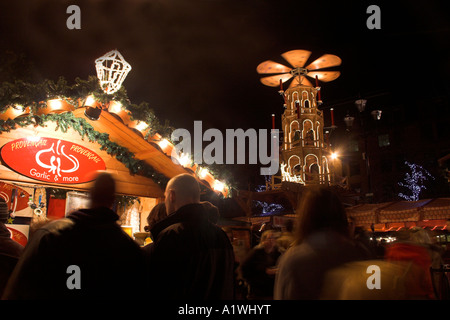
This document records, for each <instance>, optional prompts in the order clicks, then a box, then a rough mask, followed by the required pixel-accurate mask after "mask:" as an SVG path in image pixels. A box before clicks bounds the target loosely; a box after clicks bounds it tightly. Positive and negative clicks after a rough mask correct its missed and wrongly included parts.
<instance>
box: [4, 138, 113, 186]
mask: <svg viewBox="0 0 450 320" xmlns="http://www.w3.org/2000/svg"><path fill="white" fill-rule="evenodd" d="M1 157H2V159H3V161H4V162H5V164H7V165H8V166H9V167H10V168H11V169H12V170H14V171H17V172H18V173H20V174H23V175H25V176H27V177H29V178H32V179H36V180H39V181H45V182H51V183H58V184H76V183H84V182H88V181H92V180H93V179H94V178H95V172H96V171H99V170H105V168H106V166H105V162H104V161H103V159H102V158H100V156H99V155H98V154H96V153H95V152H94V151H91V150H89V149H87V148H85V147H83V146H80V145H78V144H76V143H72V142H70V141H65V140H60V139H54V138H41V137H31V138H22V139H18V140H14V141H11V142H8V143H7V144H5V145H4V146H3V148H2V150H1Z"/></svg>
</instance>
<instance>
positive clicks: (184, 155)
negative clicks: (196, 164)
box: [178, 153, 191, 167]
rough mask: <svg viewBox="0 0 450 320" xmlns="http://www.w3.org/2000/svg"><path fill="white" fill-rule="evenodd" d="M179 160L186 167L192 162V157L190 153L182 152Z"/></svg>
mask: <svg viewBox="0 0 450 320" xmlns="http://www.w3.org/2000/svg"><path fill="white" fill-rule="evenodd" d="M178 162H179V163H180V164H181V165H182V166H183V167H186V166H187V165H189V164H190V163H191V157H190V155H189V153H182V154H181V155H180V156H179V157H178Z"/></svg>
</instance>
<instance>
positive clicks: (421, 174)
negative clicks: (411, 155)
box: [398, 161, 434, 201]
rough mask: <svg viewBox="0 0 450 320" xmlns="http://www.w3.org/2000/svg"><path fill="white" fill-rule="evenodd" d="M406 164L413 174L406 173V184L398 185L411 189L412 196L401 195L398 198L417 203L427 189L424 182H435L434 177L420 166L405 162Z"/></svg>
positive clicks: (400, 183)
mask: <svg viewBox="0 0 450 320" xmlns="http://www.w3.org/2000/svg"><path fill="white" fill-rule="evenodd" d="M405 164H406V165H407V166H408V167H409V169H410V170H411V173H406V174H405V178H404V182H399V183H398V185H399V186H401V187H405V188H407V189H409V191H410V192H411V194H410V195H406V194H404V193H399V194H398V196H399V197H401V198H403V199H405V200H408V201H417V200H419V195H420V193H421V192H422V190H423V189H426V186H425V185H424V182H425V181H427V180H428V179H430V178H431V179H433V180H434V177H433V176H432V175H431V174H430V173H429V172H428V171H427V170H426V169H425V168H423V167H422V166H420V165H418V164H415V163H410V162H408V161H405Z"/></svg>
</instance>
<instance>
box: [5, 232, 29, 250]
mask: <svg viewBox="0 0 450 320" xmlns="http://www.w3.org/2000/svg"><path fill="white" fill-rule="evenodd" d="M8 229H9V231H10V232H11V239H13V240H14V241H16V242H18V243H19V244H21V245H22V246H24V247H25V246H26V245H27V243H28V238H27V236H26V235H24V234H23V233H22V232H20V231H19V230H17V229H14V228H12V227H8Z"/></svg>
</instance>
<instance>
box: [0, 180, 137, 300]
mask: <svg viewBox="0 0 450 320" xmlns="http://www.w3.org/2000/svg"><path fill="white" fill-rule="evenodd" d="M114 194H115V182H114V180H113V178H112V177H111V176H110V175H109V174H106V173H102V174H100V175H99V177H98V178H97V180H96V181H95V183H94V187H93V188H92V190H91V208H90V209H82V210H79V211H76V212H74V213H71V214H70V215H69V216H68V217H67V218H64V219H60V220H57V221H54V222H51V223H49V224H47V225H46V226H44V227H42V228H41V229H39V230H37V231H36V233H35V234H34V236H33V237H32V239H31V241H30V242H29V243H28V244H27V247H26V249H25V251H24V253H23V255H22V257H21V259H20V260H19V262H18V264H17V266H16V269H15V270H14V273H13V274H12V276H11V279H10V281H9V283H8V286H7V288H6V290H5V293H4V296H3V298H4V299H127V298H142V295H141V294H140V292H139V288H142V279H143V255H142V251H141V249H140V247H139V246H138V245H137V243H135V242H134V240H133V239H131V238H130V237H129V236H128V235H127V234H126V233H125V232H123V231H122V230H121V227H120V226H119V225H118V224H117V220H118V216H117V214H116V213H115V212H114V211H112V210H111V207H112V205H113V202H114Z"/></svg>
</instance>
